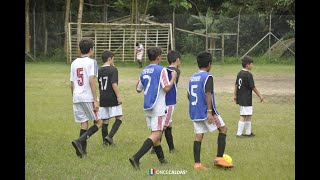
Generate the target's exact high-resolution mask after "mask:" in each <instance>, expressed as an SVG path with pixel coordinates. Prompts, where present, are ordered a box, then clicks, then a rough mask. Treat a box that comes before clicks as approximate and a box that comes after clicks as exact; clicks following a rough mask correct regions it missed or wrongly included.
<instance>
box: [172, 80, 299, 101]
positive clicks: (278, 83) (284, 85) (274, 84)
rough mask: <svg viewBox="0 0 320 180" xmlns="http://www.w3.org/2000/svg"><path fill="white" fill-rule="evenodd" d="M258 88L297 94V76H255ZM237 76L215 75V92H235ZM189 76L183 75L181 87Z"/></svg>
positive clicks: (267, 93)
mask: <svg viewBox="0 0 320 180" xmlns="http://www.w3.org/2000/svg"><path fill="white" fill-rule="evenodd" d="M253 78H254V82H255V85H256V87H257V89H258V90H259V91H260V93H262V94H263V95H280V96H282V95H289V96H294V95H295V76H293V75H291V76H257V75H256V76H254V77H253ZM235 80H236V77H234V76H224V77H214V86H215V87H214V89H215V92H217V93H221V92H226V93H233V91H234V84H235ZM188 82H189V77H181V78H180V80H179V85H178V86H179V88H184V89H185V88H187V85H188Z"/></svg>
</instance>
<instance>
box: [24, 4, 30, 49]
mask: <svg viewBox="0 0 320 180" xmlns="http://www.w3.org/2000/svg"><path fill="white" fill-rule="evenodd" d="M29 4H30V3H29V0H26V6H25V18H26V19H25V21H26V24H25V51H26V52H27V53H30V21H29Z"/></svg>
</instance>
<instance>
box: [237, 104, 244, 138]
mask: <svg viewBox="0 0 320 180" xmlns="http://www.w3.org/2000/svg"><path fill="white" fill-rule="evenodd" d="M245 116H246V112H245V107H244V106H240V119H239V122H238V131H237V135H236V137H244V136H243V135H242V132H243V129H244V125H245V118H246V117H245Z"/></svg>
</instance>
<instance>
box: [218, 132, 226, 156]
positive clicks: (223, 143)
mask: <svg viewBox="0 0 320 180" xmlns="http://www.w3.org/2000/svg"><path fill="white" fill-rule="evenodd" d="M226 137H227V135H225V134H223V133H219V135H218V151H217V157H222V156H223V154H224V149H225V147H226Z"/></svg>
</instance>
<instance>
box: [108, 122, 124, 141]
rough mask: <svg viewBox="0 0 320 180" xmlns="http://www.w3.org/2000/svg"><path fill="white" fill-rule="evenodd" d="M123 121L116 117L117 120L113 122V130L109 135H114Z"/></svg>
mask: <svg viewBox="0 0 320 180" xmlns="http://www.w3.org/2000/svg"><path fill="white" fill-rule="evenodd" d="M121 123H122V121H121V120H120V119H116V122H114V123H113V125H112V128H111V131H110V133H109V137H111V138H112V137H113V136H114V135H115V134H116V132H117V131H118V129H119V127H120V125H121Z"/></svg>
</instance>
